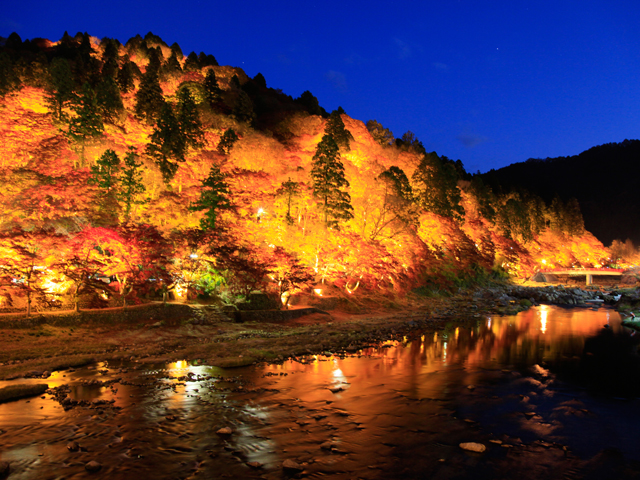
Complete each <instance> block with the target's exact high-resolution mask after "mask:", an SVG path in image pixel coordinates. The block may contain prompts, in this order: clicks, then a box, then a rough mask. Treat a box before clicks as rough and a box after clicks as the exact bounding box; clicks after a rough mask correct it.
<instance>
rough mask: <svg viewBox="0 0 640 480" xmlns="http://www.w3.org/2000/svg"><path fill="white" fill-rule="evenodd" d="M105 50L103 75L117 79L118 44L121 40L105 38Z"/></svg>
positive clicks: (103, 41) (103, 54) (103, 53)
mask: <svg viewBox="0 0 640 480" xmlns="http://www.w3.org/2000/svg"><path fill="white" fill-rule="evenodd" d="M101 43H104V44H105V46H104V51H103V52H102V77H110V78H113V79H115V78H116V75H117V74H118V46H119V42H118V41H117V40H112V39H110V38H109V39H103V40H102V42H101Z"/></svg>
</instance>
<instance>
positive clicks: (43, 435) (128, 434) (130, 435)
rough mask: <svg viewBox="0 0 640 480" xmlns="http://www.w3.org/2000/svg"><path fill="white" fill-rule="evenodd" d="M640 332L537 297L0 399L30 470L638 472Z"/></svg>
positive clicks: (83, 379)
mask: <svg viewBox="0 0 640 480" xmlns="http://www.w3.org/2000/svg"><path fill="white" fill-rule="evenodd" d="M605 326H606V327H605ZM636 339H637V340H638V341H640V334H638V336H635V335H632V332H631V331H630V330H628V329H626V328H624V327H621V325H620V317H619V315H618V314H617V313H616V312H615V311H613V310H610V309H607V308H599V309H591V308H571V309H566V308H560V307H554V306H546V305H542V306H539V307H535V308H531V309H530V310H528V311H526V312H522V313H520V314H518V315H517V316H494V317H480V318H479V319H478V321H477V323H476V324H475V325H473V326H467V327H456V326H455V325H453V324H452V325H451V326H449V327H447V328H445V329H444V330H441V331H438V332H433V331H431V332H417V333H416V334H415V335H414V336H412V337H411V338H406V339H404V341H402V342H388V343H387V344H384V345H381V346H380V347H378V348H371V349H367V350H364V351H361V352H358V354H353V355H348V356H338V355H331V356H328V355H326V356H325V355H323V356H319V357H313V356H309V357H306V358H299V359H297V360H296V361H291V360H289V361H287V362H285V363H284V364H282V365H267V366H264V365H262V366H257V367H247V368H241V369H229V370H223V369H219V368H215V367H208V366H202V365H194V364H188V363H187V362H183V361H181V362H175V363H172V364H169V365H155V366H149V365H143V364H139V363H135V362H134V363H131V362H127V363H123V364H118V365H107V364H98V365H94V366H91V367H87V368H81V369H77V370H75V371H61V372H54V373H53V375H52V376H51V377H50V378H49V379H47V380H46V382H47V383H48V384H49V386H50V387H51V388H58V389H60V390H62V391H64V392H67V398H68V399H69V400H66V402H65V403H66V404H67V405H65V404H61V403H60V402H59V401H56V399H55V398H54V397H53V396H52V395H50V394H46V395H43V396H42V398H41V397H36V398H31V399H26V400H25V399H23V400H18V401H14V402H9V403H6V404H2V405H0V461H5V462H10V464H11V474H10V476H9V478H11V479H23V480H26V479H38V480H40V479H76V478H77V479H80V478H83V479H84V478H105V479H106V478H108V479H135V480H143V479H147V478H148V479H158V480H159V479H176V478H179V479H191V478H193V479H205V478H206V479H209V478H236V479H244V478H267V479H280V478H289V477H294V478H312V479H320V478H332V479H333V478H335V479H357V478H362V479H376V478H380V479H388V478H406V479H414V478H415V479H418V478H433V479H454V478H474V479H484V478H486V479H499V478H505V479H506V478H520V479H528V478H532V479H533V478H535V479H538V478H564V479H573V478H575V479H579V478H580V479H582V478H593V479H601V478H607V479H611V478H638V476H640V450H639V449H638V448H637V445H639V444H640V428H638V427H639V425H638V421H637V418H638V407H639V406H640V402H639V401H638V398H637V397H638V395H640V364H639V358H638V356H637V354H636V346H637V343H638V342H637V341H636ZM42 381H43V380H39V381H38V380H20V381H14V382H0V387H3V386H6V385H10V384H12V383H25V382H33V383H39V382H40V383H41V382H42ZM65 386H66V387H65ZM64 396H65V394H64V393H62V394H60V395H59V397H58V400H60V399H61V398H62V397H64ZM76 402H81V403H82V404H78V405H75V406H74V405H73V404H74V403H76ZM92 402H93V403H92ZM224 427H229V428H231V430H232V433H231V434H230V435H229V434H223V433H216V432H218V431H219V430H220V429H221V428H224ZM71 442H76V444H77V445H78V446H79V449H78V450H77V451H70V449H69V447H71V449H74V447H75V445H74V444H72V443H71ZM469 442H473V443H476V444H481V445H483V446H484V447H485V448H486V450H485V451H484V452H483V453H476V452H470V451H466V450H463V449H462V448H461V447H460V444H461V443H469ZM285 460H291V461H294V462H296V463H297V464H298V465H300V468H301V469H303V471H302V472H296V470H286V469H283V467H282V464H283V462H284V461H285ZM89 461H96V462H99V463H100V465H101V469H100V470H99V471H98V472H96V473H89V472H88V471H86V470H85V465H86V464H87V463H88V462H89Z"/></svg>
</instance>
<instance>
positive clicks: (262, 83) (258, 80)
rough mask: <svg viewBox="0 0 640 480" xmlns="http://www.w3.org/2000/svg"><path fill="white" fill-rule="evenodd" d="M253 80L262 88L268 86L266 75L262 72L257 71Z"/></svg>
mask: <svg viewBox="0 0 640 480" xmlns="http://www.w3.org/2000/svg"><path fill="white" fill-rule="evenodd" d="M253 81H254V82H256V85H258V86H259V87H260V88H267V81H266V80H265V78H264V75H262V74H261V73H260V72H258V73H256V76H255V77H253Z"/></svg>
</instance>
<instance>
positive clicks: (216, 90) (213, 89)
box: [204, 68, 222, 107]
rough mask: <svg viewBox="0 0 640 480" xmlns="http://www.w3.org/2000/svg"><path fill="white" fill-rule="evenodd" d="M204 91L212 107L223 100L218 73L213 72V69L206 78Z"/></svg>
mask: <svg viewBox="0 0 640 480" xmlns="http://www.w3.org/2000/svg"><path fill="white" fill-rule="evenodd" d="M204 91H205V95H206V98H207V101H208V102H209V105H211V106H212V107H213V106H214V105H215V104H217V103H218V102H219V101H220V100H221V98H222V89H221V88H220V86H219V85H218V80H217V79H216V72H214V71H213V68H210V69H208V70H207V75H206V76H205V77H204Z"/></svg>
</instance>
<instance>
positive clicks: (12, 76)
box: [0, 52, 20, 97]
mask: <svg viewBox="0 0 640 480" xmlns="http://www.w3.org/2000/svg"><path fill="white" fill-rule="evenodd" d="M19 86H20V78H18V75H17V74H16V72H15V69H14V68H13V64H12V62H11V58H10V57H9V55H8V54H7V53H6V52H0V97H4V96H5V95H6V94H7V93H10V92H12V91H14V90H17V89H18V87H19Z"/></svg>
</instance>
